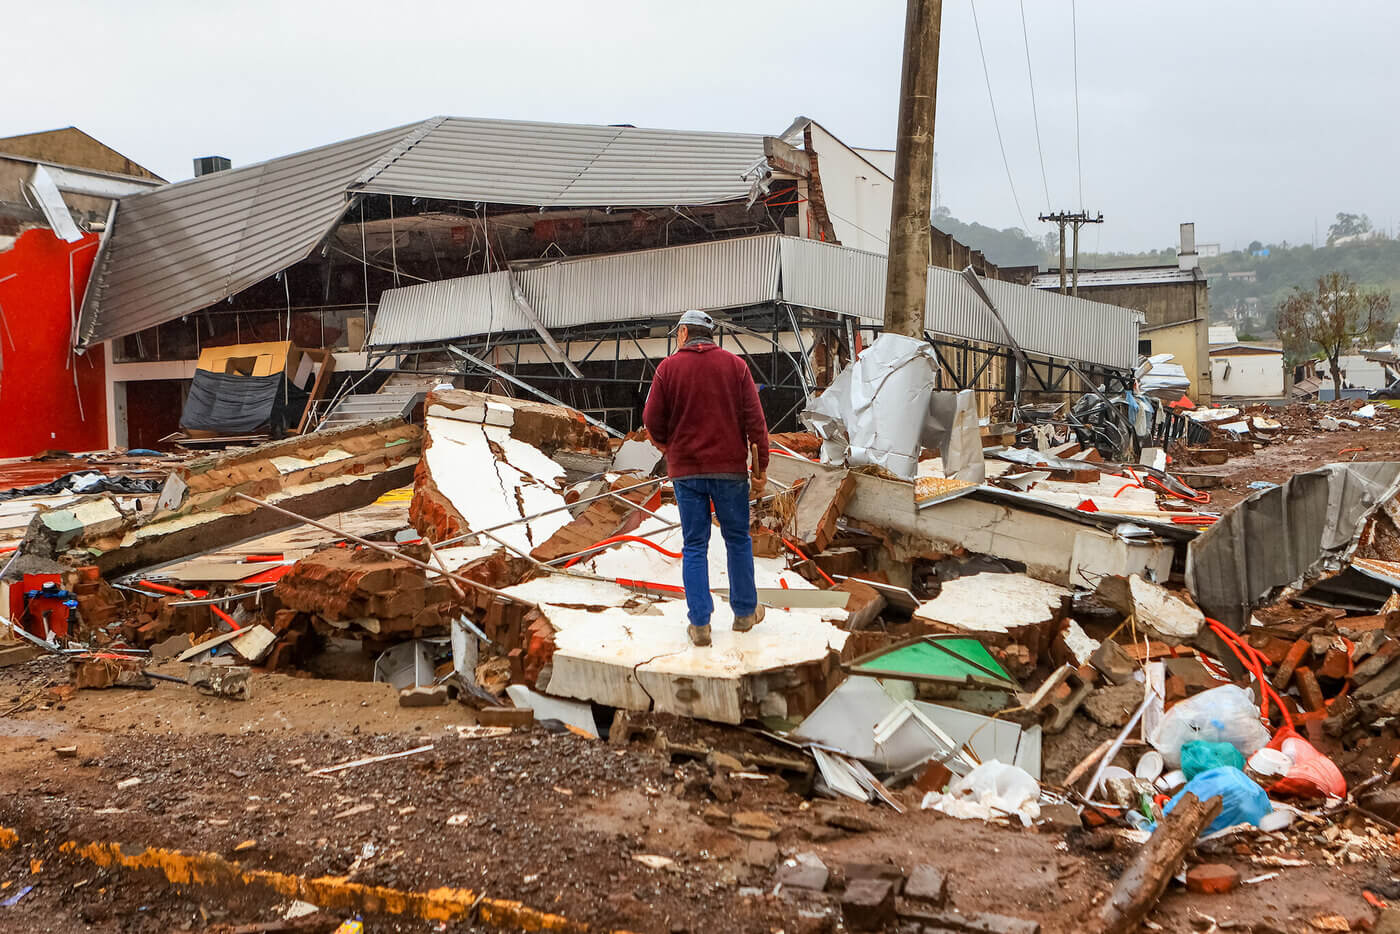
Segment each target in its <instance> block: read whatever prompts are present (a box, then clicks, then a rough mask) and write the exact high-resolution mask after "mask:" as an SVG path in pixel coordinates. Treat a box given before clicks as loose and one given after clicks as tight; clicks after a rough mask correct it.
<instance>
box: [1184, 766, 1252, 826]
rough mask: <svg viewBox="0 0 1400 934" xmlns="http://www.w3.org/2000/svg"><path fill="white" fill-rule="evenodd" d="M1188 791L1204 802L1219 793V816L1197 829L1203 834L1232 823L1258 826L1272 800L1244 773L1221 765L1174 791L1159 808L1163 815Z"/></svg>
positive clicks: (1232, 824) (1233, 824)
mask: <svg viewBox="0 0 1400 934" xmlns="http://www.w3.org/2000/svg"><path fill="white" fill-rule="evenodd" d="M1188 792H1190V793H1191V794H1194V795H1195V796H1196V797H1197V798H1199V799H1200V800H1202V801H1208V800H1210V799H1211V798H1214V797H1215V796H1217V795H1219V796H1220V798H1221V799H1222V800H1221V807H1220V816H1218V817H1217V818H1216V819H1215V820H1213V821H1211V823H1210V826H1209V827H1207V828H1206V829H1205V830H1203V831H1201V835H1202V836H1204V835H1206V834H1209V833H1215V832H1216V831H1217V830H1224V829H1225V828H1226V827H1233V826H1235V825H1236V824H1254V825H1255V826H1258V824H1259V821H1261V820H1263V819H1264V816H1265V815H1267V814H1269V813H1270V812H1271V811H1273V809H1274V805H1273V802H1271V801H1270V800H1269V796H1268V795H1267V794H1266V793H1265V792H1264V789H1262V788H1260V787H1259V786H1258V785H1257V784H1255V782H1254V780H1253V779H1251V778H1250V777H1249V776H1248V775H1246V774H1244V772H1242V771H1240V770H1239V769H1236V768H1231V767H1228V766H1227V767H1225V768H1219V769H1211V770H1210V771H1208V772H1202V773H1201V774H1200V775H1197V776H1196V777H1195V778H1193V779H1191V780H1190V781H1189V782H1187V783H1186V787H1185V788H1183V789H1181V791H1179V792H1177V794H1176V796H1175V797H1174V798H1172V799H1171V800H1170V801H1168V802H1167V804H1166V806H1165V807H1163V808H1162V812H1163V813H1164V814H1170V813H1171V810H1172V808H1174V807H1176V803H1177V802H1178V801H1180V800H1181V798H1182V796H1183V795H1185V794H1187V793H1188Z"/></svg>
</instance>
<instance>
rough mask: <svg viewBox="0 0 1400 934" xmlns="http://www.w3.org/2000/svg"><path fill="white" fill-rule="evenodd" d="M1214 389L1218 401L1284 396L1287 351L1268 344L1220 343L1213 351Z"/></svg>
mask: <svg viewBox="0 0 1400 934" xmlns="http://www.w3.org/2000/svg"><path fill="white" fill-rule="evenodd" d="M1210 378H1211V386H1212V387H1213V389H1214V391H1215V395H1216V397H1217V398H1220V397H1223V396H1230V397H1234V398H1239V399H1278V398H1281V397H1282V396H1283V385H1284V382H1283V348H1281V347H1273V346H1270V345H1268V344H1245V343H1235V344H1220V345H1217V346H1213V347H1211V349H1210Z"/></svg>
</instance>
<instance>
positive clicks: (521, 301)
mask: <svg viewBox="0 0 1400 934" xmlns="http://www.w3.org/2000/svg"><path fill="white" fill-rule="evenodd" d="M506 278H507V279H508V280H509V281H510V294H511V297H513V298H514V299H515V304H516V307H518V308H519V309H520V313H521V314H523V315H524V316H525V320H526V321H529V322H530V326H531V327H533V328H534V329H535V332H536V333H537V334H539V336H540V338H541V339H542V340H543V341H544V342H545V343H546V344H548V345H549V349H550V350H552V351H554V352H555V354H557V355H558V357H559V359H560V360H561V361H562V362H563V364H564V367H565V368H566V369H567V370H568V371H569V372H570V373H572V374H573V375H574V377H575V378H577V379H583V373H581V372H580V371H579V368H578V367H576V366H574V361H572V360H570V359H569V355H568V354H567V353H566V352H565V351H564V348H562V347H560V346H559V342H558V341H556V340H555V339H554V335H553V334H550V333H549V329H548V328H546V327H545V326H544V322H543V321H541V320H540V319H539V316H538V315H536V314H535V309H533V308H531V307H530V302H529V299H527V298H526V297H525V292H524V290H523V289H521V288H520V280H519V279H517V278H515V271H514V270H511V269H508V270H506Z"/></svg>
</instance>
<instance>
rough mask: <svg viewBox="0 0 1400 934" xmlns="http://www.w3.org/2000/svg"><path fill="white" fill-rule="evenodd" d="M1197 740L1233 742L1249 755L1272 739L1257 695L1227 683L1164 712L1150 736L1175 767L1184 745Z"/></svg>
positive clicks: (1168, 761) (1177, 765)
mask: <svg viewBox="0 0 1400 934" xmlns="http://www.w3.org/2000/svg"><path fill="white" fill-rule="evenodd" d="M1193 740H1204V741H1206V742H1211V743H1229V744H1230V745H1231V746H1234V747H1235V748H1236V749H1238V750H1239V751H1240V752H1242V753H1244V754H1245V755H1246V756H1248V755H1249V754H1250V753H1252V752H1254V751H1255V750H1257V749H1259V748H1261V747H1262V746H1264V744H1266V743H1267V742H1268V741H1269V729H1268V727H1266V726H1264V724H1263V723H1262V722H1260V720H1259V707H1258V705H1256V704H1255V702H1254V695H1253V694H1251V693H1249V691H1247V690H1245V689H1244V688H1242V687H1237V686H1236V685H1233V684H1226V685H1223V686H1221V687H1218V688H1211V689H1210V690H1209V691H1203V692H1201V693H1200V694H1197V695H1196V696H1195V697H1189V698H1187V699H1186V700H1184V701H1182V702H1181V703H1179V704H1177V705H1176V706H1175V707H1173V708H1172V709H1171V710H1168V711H1167V712H1166V713H1165V714H1163V715H1162V722H1161V723H1159V724H1157V729H1156V730H1154V731H1153V733H1152V735H1151V736H1149V737H1148V738H1147V741H1148V742H1150V743H1151V744H1152V745H1153V746H1154V747H1156V749H1157V751H1158V752H1160V753H1161V754H1162V756H1163V758H1165V759H1166V760H1167V764H1168V765H1170V766H1172V767H1179V766H1180V765H1181V747H1182V746H1184V745H1186V744H1187V743H1189V742H1192V741H1193Z"/></svg>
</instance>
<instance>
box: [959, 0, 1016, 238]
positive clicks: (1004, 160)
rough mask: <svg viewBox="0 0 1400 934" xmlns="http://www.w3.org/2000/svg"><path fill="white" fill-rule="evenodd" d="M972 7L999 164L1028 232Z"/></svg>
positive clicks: (970, 0)
mask: <svg viewBox="0 0 1400 934" xmlns="http://www.w3.org/2000/svg"><path fill="white" fill-rule="evenodd" d="M967 2H968V6H970V7H972V28H973V29H975V30H976V31H977V52H978V54H979V55H981V56H982V77H983V78H985V79H986V80H987V103H988V104H990V105H991V108H992V126H993V127H995V128H996V131H997V145H998V146H999V147H1001V164H1002V165H1003V166H1005V167H1006V183H1007V184H1008V185H1010V186H1011V200H1012V201H1013V202H1015V204H1016V214H1017V216H1018V217H1020V218H1021V229H1022V230H1030V229H1031V225H1030V224H1027V223H1026V214H1025V212H1024V211H1022V210H1021V199H1020V198H1019V197H1017V196H1016V183H1015V182H1014V181H1012V179H1011V162H1010V160H1008V159H1007V158H1006V143H1005V142H1003V141H1002V138H1001V121H999V120H998V119H997V102H996V99H995V98H994V97H992V74H991V72H989V71H988V70H987V51H986V49H984V48H982V27H981V25H979V24H978V22H977V0H967Z"/></svg>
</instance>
